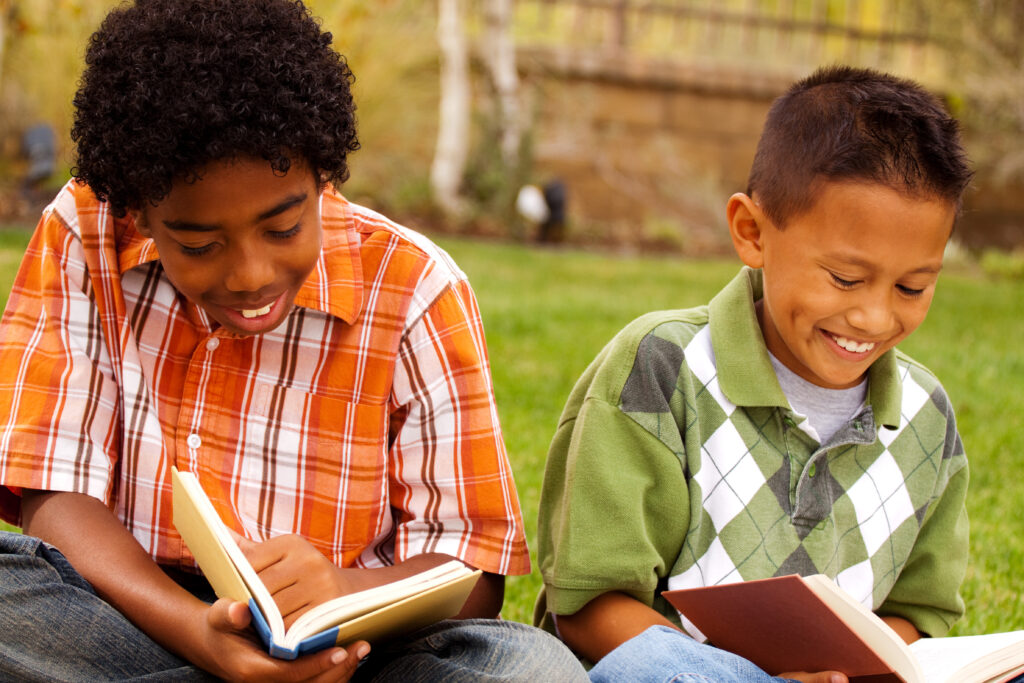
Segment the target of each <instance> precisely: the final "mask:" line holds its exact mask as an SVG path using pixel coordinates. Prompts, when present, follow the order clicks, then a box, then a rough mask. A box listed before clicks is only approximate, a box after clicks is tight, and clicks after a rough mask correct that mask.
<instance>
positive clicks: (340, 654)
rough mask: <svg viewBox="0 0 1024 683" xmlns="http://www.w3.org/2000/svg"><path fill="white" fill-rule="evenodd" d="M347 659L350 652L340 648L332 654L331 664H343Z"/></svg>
mask: <svg viewBox="0 0 1024 683" xmlns="http://www.w3.org/2000/svg"><path fill="white" fill-rule="evenodd" d="M346 659H348V653H347V652H345V651H344V650H338V651H337V652H335V653H334V654H332V655H331V664H341V663H342V662H344V661H345V660H346Z"/></svg>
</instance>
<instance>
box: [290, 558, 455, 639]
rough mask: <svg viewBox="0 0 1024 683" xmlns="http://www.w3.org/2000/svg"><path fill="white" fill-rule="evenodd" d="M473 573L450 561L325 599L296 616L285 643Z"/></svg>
mask: <svg viewBox="0 0 1024 683" xmlns="http://www.w3.org/2000/svg"><path fill="white" fill-rule="evenodd" d="M473 573H474V570H472V569H470V568H469V567H467V566H466V565H464V564H462V563H461V562H459V561H458V560H451V561H449V562H445V563H443V564H439V565H438V566H436V567H432V568H430V569H427V570H425V571H422V572H420V573H418V574H413V575H412V576H408V577H406V578H404V579H399V580H398V581H393V582H391V583H387V584H384V585H382V586H376V587H375V588H368V589H366V590H362V591H359V592H356V593H349V594H348V595H343V596H341V597H338V598H334V599H333V600H328V601H327V602H324V603H322V604H320V605H317V606H316V607H313V608H312V609H310V610H309V611H308V612H306V613H305V614H303V615H302V616H301V617H299V618H298V619H296V620H295V623H293V624H292V625H291V627H290V628H289V629H288V636H287V641H286V642H287V644H288V645H289V646H293V645H294V644H295V643H298V642H299V641H301V640H303V639H304V638H306V637H308V636H311V635H313V634H315V633H319V632H320V631H322V630H324V629H325V628H328V627H330V626H335V625H337V624H340V623H342V622H345V621H348V620H349V619H353V618H355V617H358V616H361V615H363V614H366V613H367V612H372V611H373V610H376V609H378V608H380V607H383V606H384V605H387V604H390V603H392V602H398V601H400V600H404V599H405V598H408V597H410V596H413V595H416V594H418V593H422V592H425V591H428V590H430V589H432V588H435V587H437V586H441V585H444V584H446V583H449V582H451V581H453V580H455V579H458V578H460V577H465V576H468V575H471V574H473ZM474 583H475V580H474Z"/></svg>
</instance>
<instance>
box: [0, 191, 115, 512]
mask: <svg viewBox="0 0 1024 683" xmlns="http://www.w3.org/2000/svg"><path fill="white" fill-rule="evenodd" d="M0 368H3V370H2V373H0V415H2V416H3V417H2V418H0V484H2V485H3V487H5V488H3V489H2V495H0V514H2V516H3V518H4V519H5V520H7V521H9V522H12V523H14V524H20V523H21V522H20V498H19V496H20V490H21V489H23V488H36V489H44V490H59V491H75V492H80V493H86V494H89V495H92V496H94V497H96V498H99V499H101V500H103V501H105V502H107V503H108V504H110V502H111V501H110V497H111V473H112V471H113V468H114V467H115V464H116V459H117V455H116V454H117V447H118V444H117V443H116V439H117V437H116V434H117V432H116V429H114V423H115V421H116V419H117V414H118V409H119V408H118V399H117V396H118V392H117V389H116V383H115V382H114V380H113V377H112V370H111V363H110V360H109V356H108V353H107V349H106V346H105V343H104V340H103V335H102V325H101V321H100V314H99V311H98V308H97V305H96V302H95V298H94V296H93V290H92V285H91V283H90V279H89V273H88V269H87V267H86V261H85V257H84V252H83V248H82V243H81V240H80V239H79V238H78V236H77V235H75V234H74V233H73V232H72V231H71V230H70V229H68V227H67V226H66V225H65V224H64V222H63V221H62V220H61V219H60V218H59V216H58V215H57V213H56V211H54V210H52V209H51V210H48V212H47V213H46V214H44V216H43V218H42V220H41V221H40V223H39V226H38V227H37V229H36V232H35V234H34V235H33V237H32V240H31V242H30V244H29V246H28V249H27V250H26V253H25V256H24V259H23V261H22V264H21V267H20V269H19V271H18V274H17V277H16V279H15V283H14V287H13V289H12V291H11V295H10V298H9V299H8V303H7V308H6V310H5V312H4V315H3V319H2V321H0Z"/></svg>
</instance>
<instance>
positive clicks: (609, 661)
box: [590, 626, 789, 683]
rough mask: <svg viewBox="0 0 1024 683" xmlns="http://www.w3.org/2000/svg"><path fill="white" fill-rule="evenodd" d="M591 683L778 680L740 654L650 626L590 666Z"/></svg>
mask: <svg viewBox="0 0 1024 683" xmlns="http://www.w3.org/2000/svg"><path fill="white" fill-rule="evenodd" d="M590 680H591V683H621V682H622V681H635V682H636V683H708V682H709V681H714V682H715V683H769V682H771V683H778V682H780V681H788V680H789V679H786V678H776V677H773V676H769V675H768V674H766V673H765V672H764V671H762V670H761V669H759V668H757V667H756V666H754V665H753V664H751V663H750V662H749V661H747V660H746V659H743V658H742V657H737V656H736V655H734V654H732V653H729V652H726V651H725V650H719V649H717V648H714V647H711V646H710V645H705V644H703V643H698V642H697V641H695V640H693V639H692V638H690V637H688V636H686V635H684V634H683V633H682V632H680V631H677V630H675V629H672V628H669V627H667V626H652V627H650V628H649V629H647V630H646V631H644V632H643V633H641V634H640V635H638V636H636V637H634V638H631V639H630V640H627V641H626V642H625V643H623V644H622V645H619V646H618V647H617V648H615V649H614V650H612V651H611V652H609V653H608V654H607V655H605V656H604V658H603V659H602V660H601V661H599V662H598V663H597V664H596V665H595V666H594V668H592V669H591V670H590Z"/></svg>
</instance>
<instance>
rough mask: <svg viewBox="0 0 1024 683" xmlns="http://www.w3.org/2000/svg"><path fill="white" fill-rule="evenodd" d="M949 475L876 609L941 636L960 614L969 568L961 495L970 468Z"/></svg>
mask: <svg viewBox="0 0 1024 683" xmlns="http://www.w3.org/2000/svg"><path fill="white" fill-rule="evenodd" d="M957 460H960V461H961V463H962V467H960V469H959V470H957V471H956V472H955V473H954V474H953V475H952V476H951V477H950V479H949V482H948V483H947V484H946V488H945V490H944V491H943V493H942V496H941V497H940V498H939V499H938V500H937V501H936V502H935V503H933V504H932V507H931V508H930V509H929V510H928V513H927V515H928V516H927V517H926V519H925V522H924V524H923V525H922V527H921V531H920V533H919V534H918V537H917V541H916V542H915V543H914V549H913V550H912V551H911V553H910V557H909V558H908V559H907V563H906V565H904V568H903V571H902V572H900V576H899V579H897V580H896V584H895V585H894V586H893V588H892V590H891V591H890V592H889V595H888V596H887V597H886V599H885V602H884V603H882V605H881V607H879V608H878V610H877V612H878V614H881V615H886V616H898V617H903V618H904V619H907V620H908V621H910V622H911V623H912V624H914V626H916V627H917V630H918V631H921V632H922V633H925V634H927V635H929V636H933V637H939V636H944V635H946V633H947V632H948V631H949V629H950V627H951V626H952V625H953V623H954V622H956V620H957V619H959V618H960V617H961V616H963V613H964V603H963V599H962V598H961V597H960V584H961V583H962V582H963V579H964V573H965V572H966V570H967V555H968V523H967V509H966V507H965V504H964V502H965V500H966V497H967V481H968V469H967V464H966V460H965V459H964V458H963V456H962V455H961V456H959V457H958V458H957Z"/></svg>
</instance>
